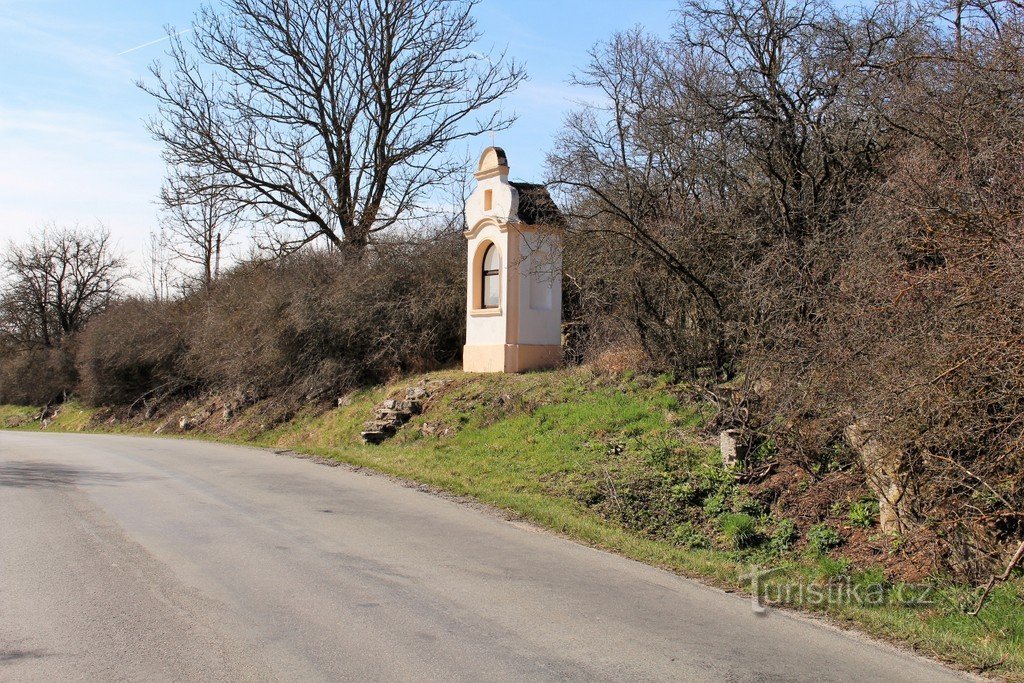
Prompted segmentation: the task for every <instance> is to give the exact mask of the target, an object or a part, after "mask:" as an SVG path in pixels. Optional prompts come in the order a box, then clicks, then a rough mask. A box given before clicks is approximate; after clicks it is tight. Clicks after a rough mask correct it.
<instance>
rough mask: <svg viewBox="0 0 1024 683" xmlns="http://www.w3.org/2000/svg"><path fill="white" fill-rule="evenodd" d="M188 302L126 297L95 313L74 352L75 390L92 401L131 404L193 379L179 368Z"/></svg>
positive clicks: (185, 336) (183, 344)
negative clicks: (118, 302)
mask: <svg viewBox="0 0 1024 683" xmlns="http://www.w3.org/2000/svg"><path fill="white" fill-rule="evenodd" d="M188 310H189V307H188V305H187V302H162V301H143V300H139V299H129V300H127V301H124V302H122V303H120V304H118V305H116V306H114V307H112V308H110V309H108V310H107V311H105V312H103V313H102V314H100V315H99V316H97V317H96V318H94V319H93V320H92V321H91V322H90V323H89V325H88V326H87V327H86V328H85V330H84V332H83V333H82V335H81V340H80V343H79V348H78V354H77V365H78V371H79V374H80V376H81V384H80V387H79V392H80V393H81V395H82V398H83V399H84V400H85V401H86V402H87V403H90V404H92V405H117V404H130V403H132V402H134V401H135V400H136V399H139V398H141V397H143V396H145V395H147V394H149V393H159V392H164V393H170V392H173V391H176V390H179V389H181V388H183V387H184V386H187V385H189V384H190V383H191V382H192V380H190V379H189V378H188V376H187V375H186V374H185V373H184V372H183V370H182V361H183V357H184V353H185V348H186V338H187V335H186V326H187V313H188Z"/></svg>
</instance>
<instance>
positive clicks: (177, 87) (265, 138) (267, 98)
mask: <svg viewBox="0 0 1024 683" xmlns="http://www.w3.org/2000/svg"><path fill="white" fill-rule="evenodd" d="M226 5H227V6H226V8H225V9H224V10H218V11H214V9H212V8H206V9H204V10H202V11H201V13H200V14H199V16H198V17H197V20H196V23H195V29H194V31H193V32H192V34H191V36H192V37H191V46H186V45H185V44H184V43H183V42H182V39H181V38H178V37H173V36H172V40H171V43H172V47H171V50H170V59H171V64H170V67H169V68H168V69H165V68H164V67H162V66H161V65H159V64H156V65H154V66H153V68H152V74H153V77H154V80H153V81H152V82H150V83H142V84H140V86H141V87H142V88H143V89H144V90H146V91H147V92H149V93H150V94H152V95H153V96H154V97H156V98H157V100H158V101H159V104H160V114H161V116H160V118H159V119H157V120H154V121H153V122H152V124H151V130H152V132H153V134H154V136H155V137H156V138H157V139H158V140H160V141H161V142H163V143H164V145H165V158H166V160H167V161H168V162H169V163H170V164H171V165H174V166H185V167H192V168H207V169H210V170H211V171H212V172H213V173H215V174H217V176H218V177H219V178H220V179H221V180H222V185H220V186H218V187H217V190H218V191H223V192H225V195H226V196H229V197H230V198H231V199H232V200H233V201H234V202H236V203H237V204H238V205H240V206H244V207H246V209H247V210H249V211H251V212H252V213H254V214H255V215H256V216H257V217H258V218H260V219H263V222H264V223H265V224H267V225H273V226H275V229H274V231H273V233H272V235H271V237H272V238H273V239H272V245H273V246H274V247H275V248H276V249H278V250H279V251H282V252H286V251H289V250H293V249H296V248H298V247H300V246H302V245H304V244H307V243H310V242H313V241H316V240H321V239H323V240H326V241H327V242H328V243H330V244H331V245H333V246H334V247H336V248H339V249H344V250H345V251H347V252H349V253H350V254H354V255H356V256H360V255H361V254H362V252H363V250H364V248H365V247H366V245H367V244H368V243H369V241H370V238H371V236H372V235H373V234H374V233H376V232H379V231H381V230H385V229H387V228H389V227H391V226H393V225H395V224H396V223H397V222H399V221H401V220H402V219H403V218H409V217H410V216H413V215H415V213H416V212H417V210H418V209H420V208H421V205H422V204H423V202H424V200H425V198H427V197H428V195H429V193H430V192H431V190H432V189H433V188H434V187H436V186H437V185H438V184H439V183H443V182H445V181H447V180H449V179H451V178H453V177H454V175H455V174H456V173H459V172H461V169H459V168H458V167H457V165H456V164H453V163H452V162H451V160H450V159H449V157H448V154H447V151H448V148H449V146H450V145H451V143H453V142H455V141H458V140H462V139H465V138H468V137H471V136H475V135H478V134H480V133H482V132H485V131H493V130H500V129H503V128H505V127H507V126H508V125H509V124H510V123H511V118H510V117H508V116H504V115H502V114H501V113H500V112H499V111H497V109H496V105H497V104H498V103H499V101H500V100H501V98H502V97H503V96H504V95H506V94H507V93H509V92H511V91H512V90H514V89H515V88H516V87H517V86H518V85H519V84H520V83H521V82H522V80H523V79H524V78H525V74H524V72H523V70H522V69H521V67H520V66H519V65H518V64H516V63H515V62H508V63H507V64H506V63H505V62H506V60H505V58H504V54H493V55H489V54H481V53H479V52H476V51H474V47H475V44H476V43H477V41H478V39H479V33H478V31H477V30H476V27H475V22H474V19H473V17H472V10H473V8H474V7H475V5H476V0H230V1H229V2H227V3H226Z"/></svg>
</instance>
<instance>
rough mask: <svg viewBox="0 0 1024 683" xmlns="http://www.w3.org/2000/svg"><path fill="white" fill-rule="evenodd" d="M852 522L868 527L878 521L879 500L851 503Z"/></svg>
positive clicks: (855, 524) (858, 525) (854, 524)
mask: <svg viewBox="0 0 1024 683" xmlns="http://www.w3.org/2000/svg"><path fill="white" fill-rule="evenodd" d="M849 518H850V524H852V525H853V526H856V527H860V528H862V529H867V528H869V527H871V526H873V525H874V524H875V522H877V521H878V501H877V500H859V501H856V502H854V503H850V514H849Z"/></svg>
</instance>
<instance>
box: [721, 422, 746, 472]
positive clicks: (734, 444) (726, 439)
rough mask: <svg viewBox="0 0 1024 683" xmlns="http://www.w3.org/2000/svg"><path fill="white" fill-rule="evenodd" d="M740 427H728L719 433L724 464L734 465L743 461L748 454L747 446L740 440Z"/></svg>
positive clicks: (727, 465)
mask: <svg viewBox="0 0 1024 683" xmlns="http://www.w3.org/2000/svg"><path fill="white" fill-rule="evenodd" d="M740 435H741V432H740V430H738V429H726V430H724V431H723V432H722V433H721V434H719V435H718V442H719V449H720V450H721V452H722V464H723V465H725V466H726V467H732V466H733V465H736V464H738V463H740V462H742V461H743V459H744V458H745V457H746V456H747V446H746V445H745V444H743V443H742V442H741V440H740Z"/></svg>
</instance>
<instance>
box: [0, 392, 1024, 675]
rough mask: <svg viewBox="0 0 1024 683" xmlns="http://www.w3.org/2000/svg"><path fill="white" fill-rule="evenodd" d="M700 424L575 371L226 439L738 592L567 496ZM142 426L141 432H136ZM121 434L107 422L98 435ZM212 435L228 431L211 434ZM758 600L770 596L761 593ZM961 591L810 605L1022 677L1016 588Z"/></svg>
mask: <svg viewBox="0 0 1024 683" xmlns="http://www.w3.org/2000/svg"><path fill="white" fill-rule="evenodd" d="M418 380H427V381H437V380H448V381H449V382H450V383H449V384H448V386H446V387H445V388H444V389H443V390H442V391H441V392H440V394H441V395H440V397H439V398H437V399H434V400H432V401H431V403H430V404H429V409H428V410H427V412H426V413H425V414H424V415H422V416H418V417H416V418H414V420H413V421H412V422H411V423H410V424H409V425H407V426H406V427H405V428H403V430H402V431H401V432H400V433H399V435H398V436H397V437H395V438H394V439H392V440H390V441H388V442H385V443H384V444H383V445H380V446H365V445H362V444H361V443H360V441H359V431H360V428H361V426H362V423H363V422H364V421H365V420H367V419H369V417H370V415H371V413H372V409H373V406H374V405H375V404H376V403H378V402H380V401H381V400H383V399H384V398H387V397H389V396H398V395H400V393H401V392H402V391H403V389H404V387H406V386H408V385H411V384H413V383H414V382H415V381H418ZM259 408H260V407H259V406H256V407H254V408H253V409H251V411H250V412H254V413H258V412H259ZM32 412H33V411H31V410H26V409H21V408H13V407H0V426H2V425H5V424H8V425H17V424H19V423H21V424H25V423H24V421H25V419H26V418H27V417H29V416H30V415H31V413H32ZM89 416H90V411H88V410H87V409H84V408H81V407H79V406H74V405H73V406H69V407H68V408H67V409H65V410H64V411H62V413H61V414H60V415H59V416H58V418H57V419H56V420H55V421H54V422H53V423H52V424H50V425H49V426H48V427H47V429H49V430H67V431H80V430H84V429H88V428H90V423H89ZM701 418H702V416H701V407H700V406H692V405H680V404H679V403H678V401H677V399H676V398H674V396H673V395H672V393H671V392H670V391H666V390H665V387H664V386H661V385H659V384H658V382H657V380H650V381H634V382H626V383H624V384H620V383H610V384H609V383H600V382H595V381H594V378H593V377H592V376H590V375H589V374H587V373H585V372H562V373H544V374H532V375H520V376H508V375H490V376H469V375H464V374H461V373H451V372H449V373H433V374H431V375H427V376H425V377H421V378H411V379H407V380H405V381H402V382H400V383H398V384H396V385H394V386H388V387H381V388H377V389H374V390H367V391H363V392H359V393H357V394H354V395H353V396H352V397H351V403H350V404H349V405H347V406H345V407H342V408H338V409H336V410H332V411H329V412H327V413H323V414H317V413H311V414H308V415H303V414H300V415H298V416H296V417H294V418H293V419H292V420H290V421H289V422H287V423H285V424H283V425H281V426H279V427H277V428H275V429H272V430H270V431H262V430H261V428H260V426H259V422H260V421H259V419H258V417H257V418H256V419H253V420H250V421H248V422H247V421H246V420H245V418H244V416H243V419H242V420H239V424H241V425H252V426H247V427H245V426H243V427H242V428H240V429H239V430H238V431H235V432H234V433H233V434H232V435H231V436H230V437H228V440H231V441H237V442H242V443H253V444H257V445H262V446H268V447H273V448H283V449H292V450H295V451H299V452H303V453H310V454H315V455H320V456H324V457H327V458H333V459H337V460H341V461H344V462H347V463H350V464H353V465H359V466H364V467H369V468H372V469H375V470H379V471H382V472H386V473H388V474H392V475H395V476H399V477H403V478H406V479H411V480H414V481H418V482H422V483H425V484H428V485H431V486H434V487H436V488H438V489H443V490H445V491H449V492H452V493H455V494H459V495H465V496H471V497H473V498H476V499H478V500H481V501H483V502H486V503H489V504H491V505H495V506H497V507H500V508H503V509H506V510H509V511H511V512H513V513H515V514H518V515H521V516H522V517H524V518H526V519H529V520H531V521H533V522H536V523H538V524H540V525H543V526H545V527H547V528H550V529H553V530H555V531H558V532H560V533H563V534H565V535H567V536H569V537H571V538H574V539H577V540H580V541H583V542H585V543H588V544H590V545H593V546H596V547H600V548H605V549H608V550H611V551H614V552H617V553H621V554H623V555H626V556H629V557H632V558H635V559H638V560H641V561H644V562H648V563H651V564H655V565H658V566H662V567H665V568H668V569H671V570H674V571H678V572H681V573H684V574H686V575H689V576H694V577H700V578H703V579H704V580H707V581H710V582H712V583H715V584H717V585H719V586H722V587H725V588H727V589H740V590H742V589H743V588H744V582H743V581H741V580H740V579H739V576H740V575H741V574H742V573H743V571H744V570H745V566H746V564H745V563H746V561H749V560H750V558H747V557H744V556H742V555H739V554H737V553H735V552H726V551H721V550H687V549H683V548H680V547H677V546H674V545H672V544H671V543H668V542H664V541H657V540H651V539H649V538H646V537H644V536H642V535H640V534H638V533H635V532H632V531H630V530H628V529H625V528H623V527H621V526H619V525H617V524H615V523H612V522H609V521H607V520H606V519H603V518H602V517H600V516H599V515H598V514H596V513H595V512H594V511H593V510H591V509H588V508H587V507H586V506H585V505H583V504H582V503H581V502H579V500H578V497H579V496H578V490H579V486H578V485H579V482H580V480H581V479H585V478H588V477H589V478H593V477H594V476H595V473H599V472H600V471H601V467H602V463H603V462H604V460H605V458H606V457H607V448H608V444H609V443H623V442H629V440H630V439H636V438H639V437H641V436H643V437H644V438H659V437H663V438H670V439H673V440H675V441H676V442H679V441H682V442H685V443H684V445H685V446H687V447H689V448H692V449H698V450H699V449H706V450H710V448H709V445H708V444H707V443H706V441H705V440H704V439H703V437H702V436H701V435H700V432H699V429H698V427H699V425H700V423H701ZM172 423H173V420H172ZM425 423H431V424H433V425H435V426H437V427H438V428H443V427H445V426H447V427H449V428H452V429H453V432H454V433H452V434H450V435H448V436H441V437H435V436H424V435H423V434H422V433H421V430H420V428H421V427H422V426H423V425H424V424H425ZM95 427H96V426H95V425H92V427H91V428H95ZM152 427H153V425H147V426H146V431H152ZM23 428H30V427H28V426H27V425H26V426H24V427H23ZM31 428H38V426H34V427H31ZM122 429H123V426H109V425H108V426H106V428H105V429H104V431H115V430H116V431H121V430H122ZM215 438H225V437H224V436H223V433H222V434H221V435H220V436H216V435H215ZM777 561H778V562H779V564H780V565H781V566H782V567H783V569H782V571H780V572H779V573H778V574H776V575H775V576H774V577H773V579H772V582H773V583H774V584H775V585H780V584H799V585H805V584H813V585H818V586H821V585H824V584H826V583H828V581H829V580H833V582H834V580H835V578H836V575H837V574H843V573H844V572H847V573H848V570H846V569H844V568H842V567H841V566H839V568H838V569H837V563H835V562H829V561H827V558H826V561H824V562H823V561H821V560H816V559H812V558H808V557H805V556H802V555H798V554H791V555H789V556H784V557H782V558H780V559H778V560H777ZM768 594H769V595H773V594H774V593H773V592H772V589H771V588H769V589H768ZM972 596H973V592H971V591H970V590H968V589H966V588H957V587H954V586H947V587H944V588H942V589H941V590H939V591H938V592H937V593H936V594H935V597H936V598H937V602H936V603H935V604H933V605H930V606H929V607H927V608H924V607H904V606H898V605H889V606H884V607H864V606H856V605H850V604H848V601H845V600H833V601H831V602H830V603H829V604H827V605H823V606H819V607H816V608H814V609H817V610H818V611H823V612H825V613H827V614H828V615H829V616H831V617H832V618H834V619H837V620H839V621H844V622H848V623H851V624H855V625H856V626H858V627H859V628H861V629H862V630H864V631H866V632H869V633H872V634H875V635H879V636H884V637H888V638H892V639H895V640H898V641H901V642H904V643H907V644H909V645H912V646H914V647H916V648H918V649H920V650H921V651H923V652H926V653H929V654H931V655H933V656H937V657H939V658H942V659H945V660H947V661H951V662H955V663H957V664H959V665H961V666H965V667H968V668H972V669H974V670H986V671H992V672H995V673H997V674H999V675H1002V676H1005V677H1007V678H1009V679H1011V680H1017V681H1024V614H1022V610H1021V598H1022V597H1024V582H1020V581H1017V582H1015V583H1011V584H1008V585H1005V586H1002V587H1000V588H999V589H997V591H996V592H995V593H994V595H993V597H992V598H991V599H990V602H989V603H988V605H987V606H986V608H985V611H984V612H983V613H982V615H981V618H972V617H968V616H966V615H965V614H964V613H963V610H962V609H960V604H961V603H962V602H969V601H970V599H971V597H972ZM805 606H806V605H805Z"/></svg>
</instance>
